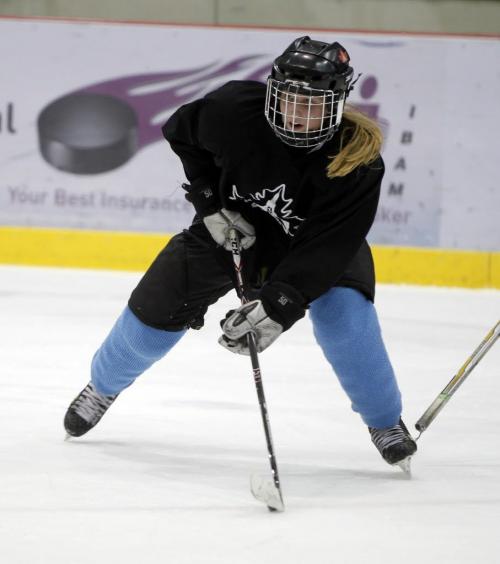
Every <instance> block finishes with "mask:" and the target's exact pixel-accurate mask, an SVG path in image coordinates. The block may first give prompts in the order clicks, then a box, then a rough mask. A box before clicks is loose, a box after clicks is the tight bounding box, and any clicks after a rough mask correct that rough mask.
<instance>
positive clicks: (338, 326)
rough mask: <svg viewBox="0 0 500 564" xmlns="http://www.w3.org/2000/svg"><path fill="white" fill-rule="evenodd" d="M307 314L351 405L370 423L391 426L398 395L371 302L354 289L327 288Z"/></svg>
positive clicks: (396, 413) (398, 406)
mask: <svg viewBox="0 0 500 564" xmlns="http://www.w3.org/2000/svg"><path fill="white" fill-rule="evenodd" d="M310 316H311V319H312V322H313V327H314V335H315V337H316V340H317V342H318V344H319V345H320V347H321V348H322V350H323V353H324V355H325V357H326V359H327V360H328V362H329V363H330V364H331V366H332V368H333V370H334V371H335V373H336V374H337V377H338V379H339V380H340V384H341V385H342V387H343V388H344V390H345V391H346V393H347V395H348V396H349V399H350V400H351V404H352V409H353V410H354V411H356V412H357V413H359V414H360V415H361V417H362V419H363V421H364V422H365V423H366V424H367V425H368V426H369V427H375V428H378V429H382V428H384V427H392V426H393V425H396V423H397V422H398V420H399V417H400V415H401V394H400V391H399V388H398V385H397V382H396V378H395V376H394V371H393V369H392V365H391V362H390V360H389V357H388V355H387V351H386V349H385V346H384V342H383V340H382V335H381V332H380V326H379V323H378V318H377V312H376V310H375V306H374V305H373V304H372V302H371V301H370V300H368V299H367V298H366V297H365V296H364V295H363V294H362V293H361V292H358V291H357V290H353V289H351V288H332V289H330V290H329V291H328V292H326V293H325V294H323V295H322V296H320V297H319V298H318V299H316V300H315V301H314V302H312V304H311V308H310Z"/></svg>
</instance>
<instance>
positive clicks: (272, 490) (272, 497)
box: [250, 474, 285, 512]
mask: <svg viewBox="0 0 500 564" xmlns="http://www.w3.org/2000/svg"><path fill="white" fill-rule="evenodd" d="M250 490H251V491H252V494H253V496H254V497H255V499H257V500H259V501H262V502H264V503H265V504H266V505H267V507H268V509H269V511H280V512H281V511H285V505H284V503H283V498H282V497H281V492H280V490H279V489H278V488H277V487H276V485H275V484H274V482H273V480H271V479H270V478H264V477H263V476H259V475H257V474H252V476H250Z"/></svg>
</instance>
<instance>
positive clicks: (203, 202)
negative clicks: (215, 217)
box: [182, 178, 222, 218]
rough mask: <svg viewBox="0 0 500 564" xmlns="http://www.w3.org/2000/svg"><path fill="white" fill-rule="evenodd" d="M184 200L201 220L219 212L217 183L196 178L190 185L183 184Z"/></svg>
mask: <svg viewBox="0 0 500 564" xmlns="http://www.w3.org/2000/svg"><path fill="white" fill-rule="evenodd" d="M182 187H183V188H184V190H186V192H187V194H186V200H187V201H188V202H191V203H192V204H193V206H194V209H195V211H196V214H197V215H198V216H199V217H201V218H203V217H206V216H207V215H212V214H213V213H216V212H218V211H219V210H220V208H221V207H222V206H221V203H220V200H219V195H218V193H217V182H214V181H213V180H207V179H205V178H197V179H196V180H194V181H193V182H192V183H191V184H183V185H182Z"/></svg>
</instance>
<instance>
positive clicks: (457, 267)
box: [0, 227, 500, 288]
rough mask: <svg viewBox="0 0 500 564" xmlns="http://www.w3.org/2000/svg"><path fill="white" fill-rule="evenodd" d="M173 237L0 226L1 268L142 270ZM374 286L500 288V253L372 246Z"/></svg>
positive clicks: (167, 235) (166, 235)
mask: <svg viewBox="0 0 500 564" xmlns="http://www.w3.org/2000/svg"><path fill="white" fill-rule="evenodd" d="M171 236H172V235H171V234H157V233H154V234H152V233H125V232H112V231H80V230H70V229H44V228H35V227H33V228H29V227H0V263H4V264H23V265H33V266H63V267H64V266H65V267H76V268H97V269H107V270H132V271H144V270H146V268H147V267H148V266H149V264H151V262H152V261H153V259H154V258H155V256H156V255H157V254H158V252H159V251H160V250H161V249H162V248H163V247H164V246H165V245H166V243H167V242H168V240H169V239H170V237H171ZM372 249H373V255H374V259H375V267H376V272H377V281H378V282H385V283H392V284H418V285H433V286H458V287H465V288H488V287H489V288H500V253H494V252H481V251H459V250H447V249H428V248H416V247H415V248H414V247H387V246H379V245H374V246H373V247H372Z"/></svg>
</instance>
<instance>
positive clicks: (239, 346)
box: [219, 282, 305, 355]
mask: <svg viewBox="0 0 500 564" xmlns="http://www.w3.org/2000/svg"><path fill="white" fill-rule="evenodd" d="M304 315H305V306H304V300H303V298H302V296H301V295H300V294H299V293H298V292H297V291H296V290H295V289H294V288H292V287H291V286H288V285H287V284H283V283H281V282H274V283H270V284H267V285H266V286H264V287H263V288H262V290H261V291H260V292H259V296H258V299H256V300H253V301H251V302H248V303H246V304H244V305H242V306H240V307H239V308H238V309H236V310H231V311H229V312H228V313H227V314H226V317H225V319H223V320H222V321H221V327H222V331H223V332H224V334H223V335H222V337H220V339H219V343H220V344H221V345H222V346H223V347H225V348H226V349H227V350H229V351H231V352H234V353H236V354H244V355H249V354H250V351H249V349H248V342H247V334H248V333H253V334H254V335H255V343H256V345H257V351H258V352H262V351H263V350H264V349H266V348H267V347H268V346H269V345H271V344H272V343H273V342H274V341H275V340H276V339H277V338H278V337H279V336H280V335H281V333H283V331H286V330H287V329H290V327H291V326H292V325H293V324H294V323H295V322H296V321H298V320H299V319H301V318H302V317H304Z"/></svg>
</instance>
